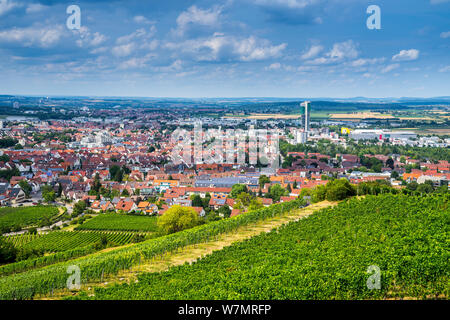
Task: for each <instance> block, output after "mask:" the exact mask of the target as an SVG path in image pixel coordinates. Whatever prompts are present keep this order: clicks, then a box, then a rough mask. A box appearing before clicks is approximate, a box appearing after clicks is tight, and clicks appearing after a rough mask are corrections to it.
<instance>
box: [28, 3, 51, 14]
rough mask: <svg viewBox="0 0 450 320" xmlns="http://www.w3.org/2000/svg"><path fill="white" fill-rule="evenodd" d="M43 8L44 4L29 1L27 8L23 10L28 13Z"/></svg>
mask: <svg viewBox="0 0 450 320" xmlns="http://www.w3.org/2000/svg"><path fill="white" fill-rule="evenodd" d="M45 8H47V6H44V5H42V4H40V3H31V4H29V5H28V6H27V9H26V10H25V11H26V13H28V14H30V13H36V12H40V11H42V10H44V9H45Z"/></svg>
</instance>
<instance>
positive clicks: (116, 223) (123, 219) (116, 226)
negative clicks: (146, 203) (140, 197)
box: [76, 214, 157, 232]
mask: <svg viewBox="0 0 450 320" xmlns="http://www.w3.org/2000/svg"><path fill="white" fill-rule="evenodd" d="M76 230H110V231H140V232H155V231H157V225H156V217H147V216H135V215H122V214H100V215H98V216H97V217H95V218H93V219H91V220H89V221H87V222H85V223H84V224H82V225H81V226H79V227H77V228H76Z"/></svg>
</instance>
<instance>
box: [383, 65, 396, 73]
mask: <svg viewBox="0 0 450 320" xmlns="http://www.w3.org/2000/svg"><path fill="white" fill-rule="evenodd" d="M398 67H400V65H399V64H398V63H394V64H390V65H388V66H386V67H384V68H383V69H381V73H388V72H391V71H392V70H395V69H397V68H398Z"/></svg>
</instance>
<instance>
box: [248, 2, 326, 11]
mask: <svg viewBox="0 0 450 320" xmlns="http://www.w3.org/2000/svg"><path fill="white" fill-rule="evenodd" d="M318 2H319V0H255V3H256V4H258V5H265V6H266V5H270V6H280V7H287V8H291V9H303V8H305V7H307V6H310V5H313V4H316V3H318Z"/></svg>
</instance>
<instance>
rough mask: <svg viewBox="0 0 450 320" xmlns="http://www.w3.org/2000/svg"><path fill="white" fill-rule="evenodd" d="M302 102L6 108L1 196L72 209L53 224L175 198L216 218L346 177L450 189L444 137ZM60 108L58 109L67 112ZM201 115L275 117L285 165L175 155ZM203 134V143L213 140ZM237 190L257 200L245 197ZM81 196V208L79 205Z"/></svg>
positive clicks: (224, 124) (154, 210)
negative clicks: (246, 111) (245, 107)
mask: <svg viewBox="0 0 450 320" xmlns="http://www.w3.org/2000/svg"><path fill="white" fill-rule="evenodd" d="M12 104H13V105H12V107H13V109H14V108H15V109H17V108H19V106H18V103H17V102H14V103H12ZM312 106H313V108H314V102H313V103H312ZM297 109H298V111H299V112H301V115H300V116H299V117H298V118H294V119H270V118H268V119H258V120H256V119H246V118H242V117H233V116H226V117H225V116H222V117H221V118H211V117H208V116H200V117H195V118H193V117H192V116H193V113H192V112H188V113H187V115H186V117H184V118H183V117H178V112H174V114H175V115H177V117H175V116H173V115H172V116H170V113H169V112H167V111H156V112H151V113H146V112H145V109H143V111H142V113H141V115H140V116H139V117H137V116H136V114H138V113H139V112H136V111H131V110H130V109H117V108H112V109H102V108H98V109H96V108H92V107H91V109H90V108H89V107H86V106H84V107H83V108H81V110H80V111H81V112H82V113H81V114H79V115H78V117H74V118H71V119H68V120H62V119H45V120H41V119H39V118H35V117H33V114H35V112H32V111H29V112H26V113H25V116H24V117H17V116H8V117H6V118H5V119H3V120H2V121H1V126H0V127H1V139H0V145H1V147H2V149H1V151H0V177H1V180H0V181H1V182H0V205H1V206H2V207H27V206H36V205H41V204H51V205H56V206H58V207H62V208H64V211H65V212H66V214H65V215H63V216H62V217H61V220H59V221H56V222H55V221H50V220H49V221H47V225H45V223H44V225H40V226H39V229H38V231H42V232H45V231H48V230H50V229H52V230H58V229H64V228H65V227H67V226H68V225H69V224H70V223H72V224H73V223H83V222H84V221H85V220H84V219H76V218H77V217H82V216H84V215H85V214H86V213H90V215H89V217H92V216H95V215H97V214H99V213H118V214H133V215H149V216H161V215H164V213H165V212H166V211H167V210H168V209H169V208H171V207H173V206H175V205H178V206H183V207H192V208H193V209H194V210H195V211H196V212H197V213H198V215H199V216H200V217H202V218H203V219H205V221H214V220H218V219H224V218H228V217H233V216H236V215H240V214H242V213H244V212H247V211H248V210H251V209H253V210H254V209H255V208H258V207H264V206H266V207H267V206H271V205H272V204H274V203H283V202H289V201H292V200H295V199H297V198H298V197H299V195H300V194H302V190H304V189H314V188H315V187H317V186H322V185H326V184H327V183H328V182H329V181H330V180H333V179H342V178H344V179H347V180H348V181H349V182H350V183H351V184H354V185H358V184H361V183H368V182H372V183H378V184H385V185H389V186H391V187H392V188H397V189H399V190H401V189H405V190H409V191H411V192H414V191H417V190H419V191H420V192H428V193H429V192H433V191H434V190H437V189H439V188H440V189H442V190H444V189H446V188H448V181H449V180H450V163H449V158H448V157H449V153H448V146H449V145H450V139H449V138H448V136H438V135H427V136H420V137H418V136H417V134H416V133H414V132H409V131H397V132H396V131H391V130H385V129H377V128H376V127H374V126H373V124H372V125H371V124H370V120H369V121H367V122H365V121H357V122H355V121H349V120H341V121H337V120H323V121H312V120H311V119H310V113H311V102H309V101H307V102H304V103H302V104H301V105H300V104H297ZM64 110H65V109H64V108H60V109H59V111H58V112H57V111H56V110H55V108H53V109H52V112H53V113H59V114H61V113H63V114H66V113H68V110H67V111H64ZM99 115H101V117H100V116H99ZM198 122H199V123H202V125H203V126H204V127H207V128H216V130H219V131H220V132H223V134H225V129H226V128H243V129H249V128H258V129H260V128H266V129H267V128H269V129H270V130H271V131H270V132H274V133H276V135H277V139H278V140H279V143H278V144H277V147H278V148H279V150H278V153H275V155H276V157H278V154H279V157H278V158H277V160H279V163H280V165H279V167H271V166H268V165H267V164H265V165H264V164H262V163H261V162H260V161H253V162H252V161H250V162H251V163H250V162H249V161H247V162H246V163H240V162H239V161H235V154H234V152H233V154H232V158H231V161H220V159H219V161H217V162H215V163H214V162H212V163H211V161H210V163H204V162H201V159H200V162H198V161H197V162H195V163H194V162H193V164H191V165H188V164H185V163H176V162H175V161H174V157H173V154H174V153H173V150H174V149H175V148H176V147H177V143H179V141H173V139H171V135H172V133H173V131H174V130H175V128H179V127H182V128H184V129H185V130H187V131H186V132H189V134H191V133H192V134H194V123H198ZM369 126H371V127H369ZM202 139H203V140H202V141H201V143H202V145H205V146H207V145H208V143H211V141H209V142H208V141H205V136H202ZM188 141H189V148H190V145H191V140H188ZM192 141H193V139H192ZM241 147H243V151H244V152H245V155H246V158H243V159H248V157H249V155H248V153H249V149H251V147H252V146H251V143H247V144H245V140H244V145H242V146H241ZM260 149H261V148H260ZM193 150H194V149H193ZM203 152H206V151H203ZM192 157H194V156H192ZM222 160H223V159H222ZM244 162H245V161H244ZM236 190H239V191H240V192H245V193H246V194H247V195H249V196H250V200H249V199H242V198H239V197H238V196H239V193H240V192H238V193H237V191H236ZM77 204H78V209H79V208H80V207H81V208H82V210H78V209H77V210H74V208H75V207H77V206H76V205H77ZM26 231H27V229H26V228H25V229H23V230H22V227H21V226H20V225H16V226H14V225H13V226H3V230H2V233H4V234H18V233H24V232H26Z"/></svg>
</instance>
